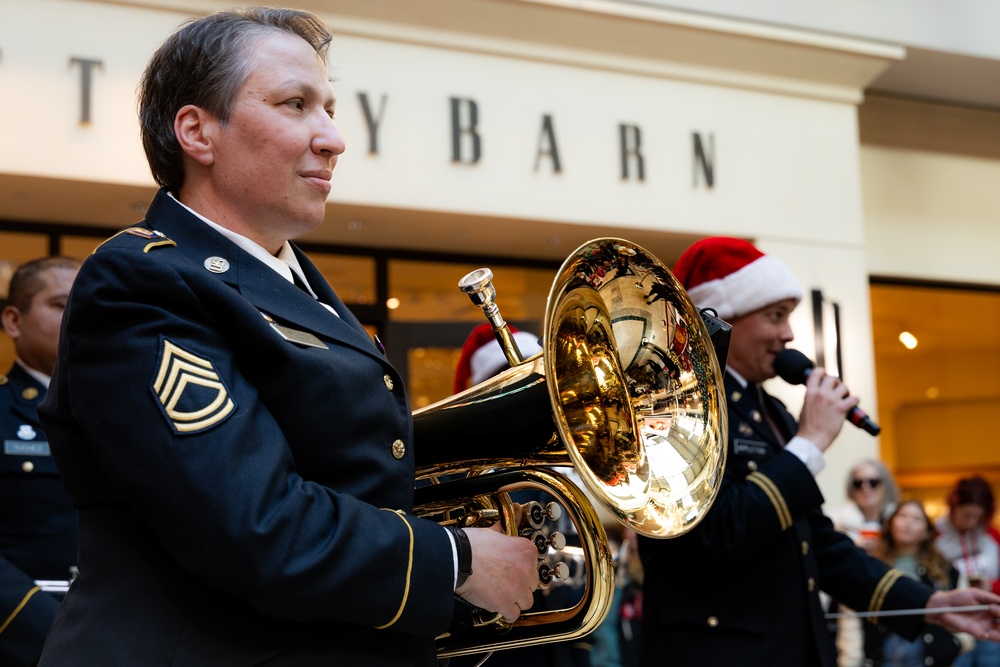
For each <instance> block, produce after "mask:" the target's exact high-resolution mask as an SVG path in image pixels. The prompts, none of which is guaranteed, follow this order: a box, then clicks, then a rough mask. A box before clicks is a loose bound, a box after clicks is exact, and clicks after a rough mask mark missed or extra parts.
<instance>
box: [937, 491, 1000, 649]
mask: <svg viewBox="0 0 1000 667" xmlns="http://www.w3.org/2000/svg"><path fill="white" fill-rule="evenodd" d="M994 508H995V505H994V499H993V491H992V490H991V489H990V485H989V483H988V482H987V481H986V480H985V479H983V478H982V477H967V478H964V479H960V480H958V482H956V483H955V486H954V487H952V489H951V491H950V492H949V493H948V513H947V514H945V515H944V516H942V517H941V518H939V519H938V521H937V525H936V528H937V533H938V535H937V541H936V546H937V548H938V550H939V551H940V552H941V553H942V554H944V556H945V558H947V559H948V560H949V561H950V562H951V563H952V564H953V565H954V566H955V569H957V570H958V574H959V585H969V586H974V587H976V588H982V589H985V590H992V591H997V590H998V589H1000V586H998V581H997V580H998V578H1000V576H998V575H1000V545H998V542H997V539H996V533H995V531H993V530H992V523H993V511H994ZM955 665H956V667H1000V644H997V643H995V642H991V641H977V642H976V647H975V649H974V650H973V651H972V652H971V653H968V654H965V655H963V656H961V657H960V658H959V659H958V660H957V661H956V662H955Z"/></svg>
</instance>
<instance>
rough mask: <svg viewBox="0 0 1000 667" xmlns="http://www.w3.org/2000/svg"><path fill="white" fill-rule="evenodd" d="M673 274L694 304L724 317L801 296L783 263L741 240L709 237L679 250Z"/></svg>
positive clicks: (800, 291) (797, 284) (738, 314)
mask: <svg viewBox="0 0 1000 667" xmlns="http://www.w3.org/2000/svg"><path fill="white" fill-rule="evenodd" d="M673 274H674V275H675V276H676V277H677V280H679V281H680V282H681V284H682V285H683V286H684V289H686V290H687V293H688V296H690V297H691V300H692V301H693V302H694V304H695V305H696V306H698V308H713V309H715V311H716V312H717V313H718V315H719V317H721V318H722V319H724V320H727V319H731V318H734V317H742V316H743V315H746V314H747V313H752V312H753V311H755V310H759V309H761V308H763V307H764V306H769V305H770V304H772V303H776V302H778V301H783V300H784V299H795V300H796V301H797V302H798V301H801V300H802V295H803V292H802V286H801V285H800V284H799V281H798V280H797V279H796V278H795V275H794V274H793V273H792V271H791V269H789V268H788V267H787V266H786V265H785V263H784V262H782V261H781V260H780V259H778V258H777V257H775V256H773V255H765V254H764V253H762V252H761V251H760V250H758V249H757V248H756V247H754V246H753V245H752V244H750V243H749V242H747V241H744V240H743V239H735V238H729V237H725V236H713V237H710V238H707V239H702V240H701V241H698V242H697V243H695V244H694V245H692V246H691V247H690V248H688V249H687V250H685V251H684V254H683V255H681V257H680V259H678V260H677V264H676V265H675V266H674V270H673Z"/></svg>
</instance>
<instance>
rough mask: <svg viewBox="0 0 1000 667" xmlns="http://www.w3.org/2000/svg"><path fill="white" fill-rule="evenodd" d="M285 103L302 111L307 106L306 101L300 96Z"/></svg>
mask: <svg viewBox="0 0 1000 667" xmlns="http://www.w3.org/2000/svg"><path fill="white" fill-rule="evenodd" d="M285 104H287V105H288V106H290V107H293V108H294V109H295V110H296V111H302V110H303V109H305V108H306V103H305V102H304V101H302V100H301V99H299V98H295V99H294V100H288V101H287V102H285Z"/></svg>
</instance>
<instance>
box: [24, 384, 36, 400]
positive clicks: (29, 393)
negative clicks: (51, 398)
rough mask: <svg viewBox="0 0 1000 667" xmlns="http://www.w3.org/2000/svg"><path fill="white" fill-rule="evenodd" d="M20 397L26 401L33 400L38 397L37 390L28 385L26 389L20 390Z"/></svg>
mask: <svg viewBox="0 0 1000 667" xmlns="http://www.w3.org/2000/svg"><path fill="white" fill-rule="evenodd" d="M21 398H23V399H24V400H26V401H33V400H35V399H36V398H38V390H37V389H35V388H34V387H28V388H27V389H25V390H24V391H22V392H21Z"/></svg>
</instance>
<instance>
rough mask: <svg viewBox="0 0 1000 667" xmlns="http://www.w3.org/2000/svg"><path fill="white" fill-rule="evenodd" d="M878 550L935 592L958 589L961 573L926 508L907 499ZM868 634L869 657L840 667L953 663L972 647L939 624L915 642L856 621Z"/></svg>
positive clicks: (890, 521)
mask: <svg viewBox="0 0 1000 667" xmlns="http://www.w3.org/2000/svg"><path fill="white" fill-rule="evenodd" d="M872 551H873V554H874V555H875V557H876V558H879V559H880V560H882V561H883V562H885V563H886V564H887V565H891V566H892V567H893V568H895V569H897V570H900V571H902V572H904V573H905V574H906V575H908V576H910V577H913V578H914V579H917V580H918V581H921V582H922V583H924V584H926V585H927V586H930V587H932V588H934V589H935V590H950V589H952V588H955V586H956V584H957V581H958V572H957V570H955V568H954V567H952V565H951V563H950V562H949V561H948V559H947V558H945V557H944V556H943V555H942V554H941V553H940V552H939V551H938V550H937V549H936V548H935V546H934V524H933V523H932V522H931V520H930V518H929V517H928V516H927V512H926V511H925V510H924V506H923V505H922V504H921V503H920V501H917V500H907V501H904V502H902V503H900V505H899V506H898V507H897V508H896V509H895V511H893V512H892V513H891V514H890V516H889V518H888V520H887V521H886V523H885V527H884V529H883V530H882V533H881V535H880V537H879V538H878V539H876V540H875V543H874V545H873V549H872ZM851 620H852V621H854V622H855V623H857V626H858V628H859V631H858V632H857V634H856V635H855V636H857V637H858V638H859V639H860V638H861V637H863V642H864V651H863V654H864V659H863V660H859V661H857V662H850V663H848V662H843V661H841V662H840V667H861V666H862V665H864V666H865V667H925V666H927V665H933V666H934V667H945V666H947V665H951V664H952V663H953V661H954V660H955V657H956V656H958V654H959V652H960V650H961V649H962V647H963V643H964V645H965V648H966V649H970V648H971V647H972V645H973V641H974V640H973V639H972V637H970V636H969V635H961V636H959V635H953V634H952V633H950V632H948V631H947V630H945V629H944V628H942V627H941V626H938V625H932V624H928V625H927V626H926V627H925V628H924V629H923V631H922V632H921V633H920V637H919V638H918V639H916V640H914V641H912V642H911V641H907V640H906V639H903V638H902V637H900V636H899V635H895V634H892V633H890V632H889V631H888V630H886V629H885V628H884V627H883V626H881V625H876V624H874V623H869V622H862V621H861V619H857V618H854V619H851Z"/></svg>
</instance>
